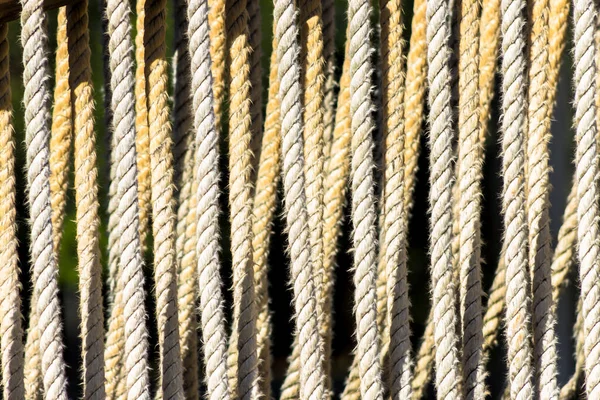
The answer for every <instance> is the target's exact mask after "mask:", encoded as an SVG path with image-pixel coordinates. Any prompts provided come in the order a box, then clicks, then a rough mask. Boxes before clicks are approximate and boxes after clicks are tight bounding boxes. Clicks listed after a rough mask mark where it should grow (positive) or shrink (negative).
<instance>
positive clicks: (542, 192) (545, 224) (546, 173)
mask: <svg viewBox="0 0 600 400" xmlns="http://www.w3.org/2000/svg"><path fill="white" fill-rule="evenodd" d="M549 11H550V7H549V1H538V2H535V3H534V4H533V7H532V9H531V20H532V26H531V38H530V45H529V90H528V109H527V123H528V134H527V166H526V169H527V171H528V172H527V177H526V179H527V181H526V183H525V184H526V188H525V190H526V193H527V204H526V209H527V223H528V235H529V236H528V245H529V266H530V269H531V272H532V276H533V282H532V290H533V304H532V307H533V308H532V310H533V321H532V323H533V345H534V347H533V356H534V360H535V370H536V377H535V384H536V386H537V390H536V391H537V393H539V396H541V397H542V398H556V397H558V389H559V388H558V383H557V374H558V366H557V350H556V338H555V330H554V325H555V324H556V309H555V307H554V302H553V300H552V282H551V270H550V263H551V254H552V250H551V240H552V238H551V236H550V215H549V214H550V210H549V208H550V199H549V196H550V189H551V187H550V182H549V180H550V166H549V158H550V154H549V150H548V142H549V140H550V122H551V117H552V104H551V103H549V102H548V100H549V98H548V86H547V83H548V75H549V70H548V68H549V60H548V53H549V50H548V47H549V37H548V22H549V21H548V18H549Z"/></svg>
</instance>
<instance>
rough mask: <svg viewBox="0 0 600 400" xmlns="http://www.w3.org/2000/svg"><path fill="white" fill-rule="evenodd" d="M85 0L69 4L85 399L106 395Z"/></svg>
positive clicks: (96, 194)
mask: <svg viewBox="0 0 600 400" xmlns="http://www.w3.org/2000/svg"><path fill="white" fill-rule="evenodd" d="M87 6H88V2H87V1H80V2H78V3H77V4H74V5H70V6H67V10H66V13H67V36H68V38H69V61H70V62H71V65H70V77H69V81H70V87H71V88H72V104H73V128H74V133H75V137H74V139H75V140H74V152H75V202H76V207H77V259H78V262H79V293H80V296H81V299H80V313H81V341H82V346H81V348H82V359H83V393H84V397H85V398H86V399H104V398H105V391H104V315H103V311H102V266H101V264H100V248H99V228H100V217H99V215H98V212H99V202H98V183H97V176H98V171H97V168H96V137H95V131H94V99H93V85H92V76H91V73H92V69H91V64H90V55H91V51H90V43H89V30H88V14H87Z"/></svg>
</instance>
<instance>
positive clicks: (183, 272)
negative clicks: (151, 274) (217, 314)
mask: <svg viewBox="0 0 600 400" xmlns="http://www.w3.org/2000/svg"><path fill="white" fill-rule="evenodd" d="M174 8H175V12H174V14H175V15H174V22H175V51H176V56H175V61H174V63H176V66H175V67H174V72H175V77H174V80H175V88H174V96H173V97H174V100H173V143H174V144H173V159H174V169H175V173H174V177H173V180H174V182H175V187H176V188H177V189H178V191H179V196H178V199H177V200H178V204H177V224H176V236H177V239H176V251H177V258H176V259H177V263H178V270H177V299H178V301H177V310H178V313H179V314H178V320H179V347H180V349H181V359H182V368H183V390H184V391H185V398H186V399H189V400H197V399H198V398H199V386H198V385H199V382H198V332H197V328H198V320H197V313H196V298H197V296H198V286H197V279H198V278H197V274H196V268H197V263H198V261H197V257H196V251H195V248H196V222H197V221H196V220H197V216H196V206H197V199H196V192H197V187H196V183H195V181H194V180H193V176H194V154H195V150H196V146H195V143H194V134H193V131H192V129H193V127H192V125H193V115H192V94H191V79H190V74H191V69H190V68H191V67H190V62H191V60H190V55H189V51H188V48H189V42H188V35H187V33H188V29H189V26H188V19H187V16H186V13H187V4H186V2H185V1H184V0H176V1H175V4H174Z"/></svg>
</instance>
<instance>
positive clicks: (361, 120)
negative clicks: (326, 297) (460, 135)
mask: <svg viewBox="0 0 600 400" xmlns="http://www.w3.org/2000/svg"><path fill="white" fill-rule="evenodd" d="M370 17H371V5H370V3H369V0H351V1H350V2H349V3H348V43H349V50H348V58H349V59H350V118H351V124H350V131H351V134H352V140H351V149H352V162H351V171H352V172H351V181H352V184H351V187H352V223H353V234H352V239H353V245H354V248H355V251H354V268H355V272H354V286H355V288H356V289H355V293H354V307H355V317H356V341H357V349H356V355H355V357H356V358H357V359H358V372H359V378H360V393H361V396H362V398H368V399H382V398H383V386H382V381H381V379H382V377H381V372H382V371H381V363H380V360H379V354H380V348H381V343H380V338H379V336H378V333H377V319H376V317H377V308H376V304H375V303H376V299H377V294H376V289H377V288H376V278H377V230H376V223H377V221H376V218H377V212H376V204H375V193H374V191H375V187H374V185H375V181H374V166H375V160H374V155H373V151H374V148H375V145H374V139H373V130H374V129H375V121H374V118H373V114H372V112H373V111H374V105H373V100H372V98H371V95H372V93H371V85H372V78H373V67H372V64H371V60H370V57H371V55H372V52H373V49H372V48H371V46H370V37H371V27H370Z"/></svg>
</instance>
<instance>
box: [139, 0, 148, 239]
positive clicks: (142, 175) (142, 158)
mask: <svg viewBox="0 0 600 400" xmlns="http://www.w3.org/2000/svg"><path fill="white" fill-rule="evenodd" d="M135 4H136V36H135V63H136V70H135V151H136V156H137V168H138V178H137V179H138V198H139V202H140V240H141V243H142V248H143V249H145V246H146V238H147V237H148V232H149V230H150V213H151V206H152V204H151V197H152V189H151V188H152V182H151V176H150V174H151V173H150V168H151V167H150V133H149V124H150V122H149V120H148V93H147V91H146V86H147V82H146V79H147V77H146V75H145V70H146V59H147V57H146V46H145V45H146V43H145V40H144V37H145V35H146V33H145V29H146V24H147V22H146V0H137V1H136V3H135Z"/></svg>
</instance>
